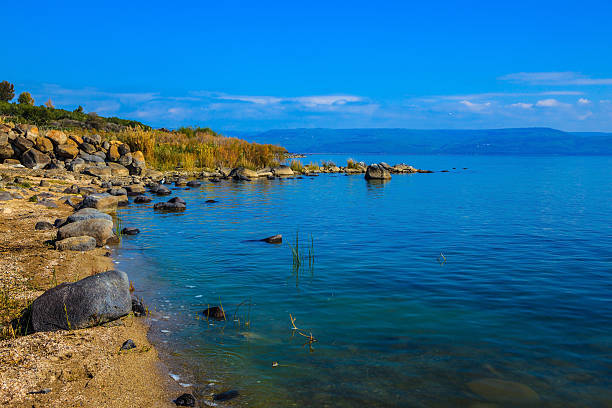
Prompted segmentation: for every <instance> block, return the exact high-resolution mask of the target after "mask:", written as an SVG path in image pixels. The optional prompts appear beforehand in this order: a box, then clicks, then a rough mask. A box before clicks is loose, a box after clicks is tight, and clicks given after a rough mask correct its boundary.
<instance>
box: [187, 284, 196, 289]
mask: <svg viewBox="0 0 612 408" xmlns="http://www.w3.org/2000/svg"><path fill="white" fill-rule="evenodd" d="M187 287H188V288H189V289H193V288H195V286H193V285H187Z"/></svg>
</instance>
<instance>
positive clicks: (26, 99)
mask: <svg viewBox="0 0 612 408" xmlns="http://www.w3.org/2000/svg"><path fill="white" fill-rule="evenodd" d="M17 102H19V103H21V104H24V105H32V106H34V98H32V95H30V93H29V92H22V93H21V94H20V95H19V98H18V99H17Z"/></svg>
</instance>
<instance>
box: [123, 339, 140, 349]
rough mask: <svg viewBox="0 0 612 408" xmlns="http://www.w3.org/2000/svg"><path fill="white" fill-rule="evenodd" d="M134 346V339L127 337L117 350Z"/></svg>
mask: <svg viewBox="0 0 612 408" xmlns="http://www.w3.org/2000/svg"><path fill="white" fill-rule="evenodd" d="M133 348H136V344H134V340H132V339H128V340H126V341H125V342H124V343H123V345H122V346H121V348H120V349H119V350H131V349H133Z"/></svg>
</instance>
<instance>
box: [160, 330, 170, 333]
mask: <svg viewBox="0 0 612 408" xmlns="http://www.w3.org/2000/svg"><path fill="white" fill-rule="evenodd" d="M160 331H161V332H162V333H170V330H160Z"/></svg>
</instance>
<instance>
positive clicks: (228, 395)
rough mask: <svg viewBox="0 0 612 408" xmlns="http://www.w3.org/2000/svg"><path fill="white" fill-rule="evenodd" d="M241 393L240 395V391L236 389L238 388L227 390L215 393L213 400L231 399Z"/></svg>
mask: <svg viewBox="0 0 612 408" xmlns="http://www.w3.org/2000/svg"><path fill="white" fill-rule="evenodd" d="M239 395H240V393H239V392H238V391H236V390H229V391H225V392H222V393H219V394H215V395H213V400H215V401H229V400H231V399H234V398H236V397H237V396H239Z"/></svg>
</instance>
